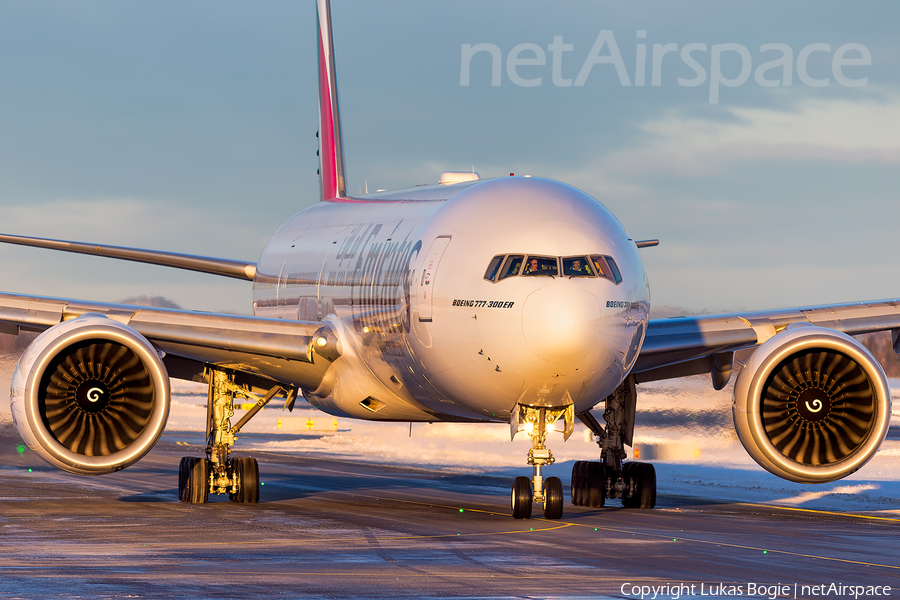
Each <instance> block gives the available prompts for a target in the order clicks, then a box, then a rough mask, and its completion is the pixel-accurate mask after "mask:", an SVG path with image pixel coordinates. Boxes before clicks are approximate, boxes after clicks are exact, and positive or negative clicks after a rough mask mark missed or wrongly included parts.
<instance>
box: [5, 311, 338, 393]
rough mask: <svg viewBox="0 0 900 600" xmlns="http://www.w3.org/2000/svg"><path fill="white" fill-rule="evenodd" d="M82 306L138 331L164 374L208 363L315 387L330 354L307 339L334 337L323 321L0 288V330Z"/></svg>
mask: <svg viewBox="0 0 900 600" xmlns="http://www.w3.org/2000/svg"><path fill="white" fill-rule="evenodd" d="M87 313H99V314H102V315H105V316H107V317H109V318H110V319H113V320H114V321H118V322H119V323H122V324H124V325H127V326H128V327H130V328H132V329H134V330H135V331H137V332H138V333H140V334H141V335H143V336H144V337H145V338H147V339H148V340H149V341H150V342H152V343H153V345H154V346H156V347H157V348H158V349H160V350H162V351H163V352H164V353H165V355H166V356H165V359H164V360H165V362H166V366H167V368H168V369H169V372H170V375H172V376H173V377H177V378H181V379H195V378H196V377H197V376H198V375H199V374H202V370H203V364H205V363H210V364H214V365H219V366H222V367H224V368H228V369H232V370H235V371H239V372H242V373H249V374H251V375H255V376H259V377H264V378H266V379H270V380H274V381H277V382H290V383H292V384H294V385H298V386H300V387H302V388H305V389H316V388H317V387H318V386H319V383H320V382H321V380H322V376H323V375H324V373H325V371H326V370H327V368H328V366H329V365H330V364H331V361H330V360H326V359H324V358H322V354H328V353H327V352H322V350H323V348H319V347H317V348H316V351H315V352H314V351H313V339H315V338H317V337H322V336H324V337H326V338H328V340H329V346H330V347H332V348H333V347H334V346H335V345H336V340H337V338H336V335H335V334H334V332H333V331H330V327H329V326H328V325H324V324H323V323H310V322H303V321H287V320H281V319H266V318H260V317H247V316H240V315H229V314H216V313H203V312H195V311H189V310H172V309H161V308H148V307H144V306H132V305H127V304H109V303H102V302H85V301H81V300H66V299H60V298H45V297H39V296H24V295H17V294H0V332H2V333H11V334H18V332H19V331H20V330H26V331H43V330H45V329H49V328H50V327H52V326H54V325H58V324H59V323H62V322H64V321H69V320H72V319H75V318H77V317H80V316H82V315H84V314H87ZM317 333H318V336H317ZM320 345H321V344H320ZM330 358H331V359H332V360H333V358H336V355H333V356H330Z"/></svg>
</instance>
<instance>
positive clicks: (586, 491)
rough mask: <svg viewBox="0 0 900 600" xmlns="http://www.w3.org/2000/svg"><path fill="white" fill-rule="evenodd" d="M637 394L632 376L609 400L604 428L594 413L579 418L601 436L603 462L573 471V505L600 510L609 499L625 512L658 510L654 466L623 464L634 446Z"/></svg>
mask: <svg viewBox="0 0 900 600" xmlns="http://www.w3.org/2000/svg"><path fill="white" fill-rule="evenodd" d="M636 403H637V394H636V392H635V388H634V377H631V376H629V377H628V378H626V379H625V381H624V382H622V385H620V386H619V387H618V388H617V389H616V391H615V392H613V393H612V395H610V396H609V397H608V398H607V399H606V410H604V411H603V420H604V421H606V427H603V426H602V425H600V423H599V422H598V421H597V419H595V418H594V416H593V415H592V414H591V413H590V412H584V413H581V414H579V415H578V418H579V419H580V420H581V422H582V423H584V424H585V425H586V426H587V428H588V429H590V430H591V431H592V432H593V433H594V435H595V436H597V438H598V441H597V443H598V444H599V445H600V462H592V461H578V462H576V463H575V465H574V466H573V467H572V491H571V494H572V504H574V505H575V506H590V507H593V508H599V507H601V506H603V505H604V504H605V503H606V499H607V498H619V499H621V500H622V506H624V507H625V508H653V507H654V506H656V470H655V469H654V468H653V465H652V464H650V463H642V462H627V463H626V462H623V461H624V460H625V458H626V453H625V445H626V444H627V445H629V446H630V445H631V444H632V438H633V433H634V411H635V405H636Z"/></svg>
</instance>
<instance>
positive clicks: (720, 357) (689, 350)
mask: <svg viewBox="0 0 900 600" xmlns="http://www.w3.org/2000/svg"><path fill="white" fill-rule="evenodd" d="M795 323H807V324H811V325H816V326H819V327H824V328H828V329H832V330H835V331H840V332H841V333H845V334H847V335H859V334H864V333H873V332H877V331H885V330H891V332H892V335H893V343H894V350H895V351H898V350H900V343H898V334H900V299H894V300H882V301H879V302H856V303H851V304H836V305H830V306H811V307H801V308H788V309H776V310H766V311H746V312H738V313H732V314H724V315H704V316H695V317H673V318H668V319H653V320H651V321H650V322H649V323H648V325H647V334H646V336H645V338H644V345H643V346H642V347H641V353H640V356H639V357H638V360H637V364H636V365H635V367H634V369H633V370H632V372H633V373H635V374H636V377H637V381H639V382H640V381H653V380H657V379H670V378H674V377H684V376H687V375H698V374H701V373H707V372H715V370H716V368H717V365H716V364H714V363H715V362H717V363H718V368H719V371H720V372H721V371H722V370H723V367H724V366H725V363H726V362H727V363H728V372H729V373H730V371H731V367H730V365H731V354H732V353H733V352H735V351H737V350H745V349H750V348H753V347H755V346H758V345H760V344H763V343H764V342H766V341H768V340H769V339H771V338H772V337H774V336H775V335H776V334H778V333H781V332H782V331H784V330H785V329H786V328H787V327H788V326H789V325H793V324H795ZM713 379H714V383H715V375H714V376H713ZM726 381H727V380H726ZM723 386H724V383H723ZM717 389H720V388H718V386H717Z"/></svg>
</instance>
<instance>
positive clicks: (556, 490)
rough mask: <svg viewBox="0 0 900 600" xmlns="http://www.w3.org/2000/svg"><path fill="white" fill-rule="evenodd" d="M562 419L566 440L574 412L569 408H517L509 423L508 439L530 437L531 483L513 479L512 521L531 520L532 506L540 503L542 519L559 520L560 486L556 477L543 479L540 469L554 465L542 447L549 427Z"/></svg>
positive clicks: (549, 455)
mask: <svg viewBox="0 0 900 600" xmlns="http://www.w3.org/2000/svg"><path fill="white" fill-rule="evenodd" d="M560 417H563V419H564V423H565V430H564V431H563V435H564V437H565V439H568V438H569V436H570V435H572V430H573V429H574V427H575V411H574V408H573V407H572V405H571V404H570V405H568V406H563V407H551V408H548V407H538V406H523V405H521V404H520V405H517V406H516V409H515V411H514V413H513V415H512V419H511V420H510V429H511V437H515V435H516V433H517V432H519V431H525V432H526V433H527V434H528V436H529V437H530V438H531V450H529V451H528V464H529V465H531V466H532V467H533V474H532V476H531V480H529V479H528V478H527V477H516V479H515V481H514V482H513V487H512V516H513V517H514V518H516V519H528V518H530V517H531V508H532V505H533V504H535V503H537V504H543V506H544V518H545V519H559V518H560V517H562V514H563V487H562V481H560V479H559V477H548V478H547V479H546V480H544V478H543V476H542V474H541V469H542V468H543V467H544V466H545V465H552V464H553V463H554V462H555V459H554V458H553V455H552V454H551V453H550V449H549V448H547V447H545V446H544V442H546V441H547V434H548V433H550V432H551V431H553V424H554V423H555V422H556V421H557V420H558V419H559V418H560Z"/></svg>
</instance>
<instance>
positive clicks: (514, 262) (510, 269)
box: [500, 254, 525, 279]
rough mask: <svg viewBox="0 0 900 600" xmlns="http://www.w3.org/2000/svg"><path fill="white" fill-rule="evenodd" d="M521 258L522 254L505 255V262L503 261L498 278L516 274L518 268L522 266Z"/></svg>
mask: <svg viewBox="0 0 900 600" xmlns="http://www.w3.org/2000/svg"><path fill="white" fill-rule="evenodd" d="M523 258H525V256H524V255H523V254H510V255H509V256H508V257H506V262H505V263H503V269H502V270H501V271H500V279H506V278H507V277H514V276H516V275H518V274H519V269H521V268H522V259H523Z"/></svg>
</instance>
